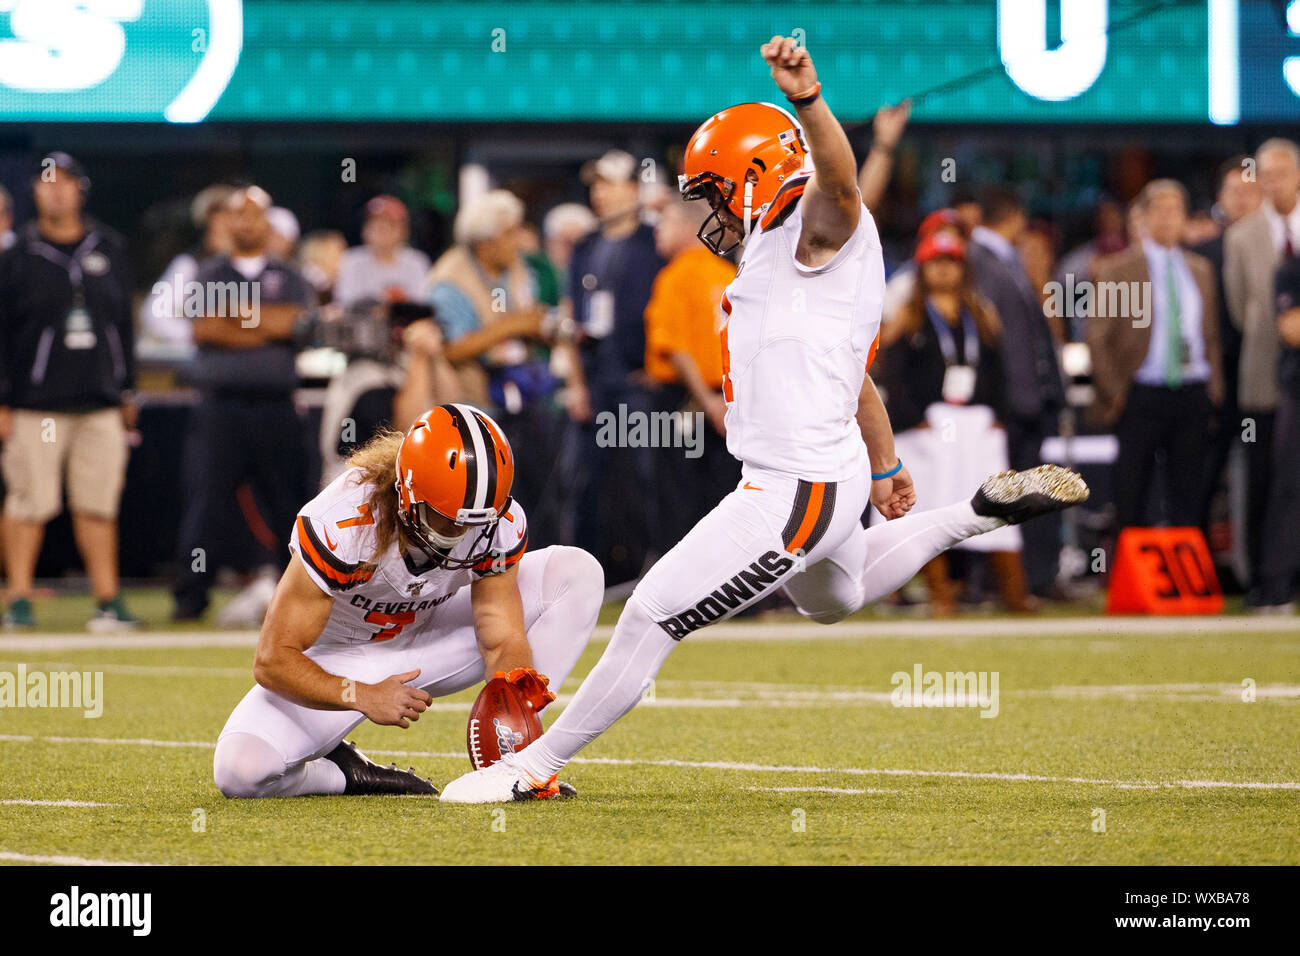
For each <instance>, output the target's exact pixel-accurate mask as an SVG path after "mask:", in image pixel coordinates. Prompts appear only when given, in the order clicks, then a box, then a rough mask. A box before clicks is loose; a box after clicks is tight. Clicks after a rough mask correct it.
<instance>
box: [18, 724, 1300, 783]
mask: <svg viewBox="0 0 1300 956" xmlns="http://www.w3.org/2000/svg"><path fill="white" fill-rule="evenodd" d="M4 742H12V743H58V744H96V745H127V746H138V747H178V748H183V747H194V748H199V749H204V750H212V749H213V748H215V747H216V744H215V743H214V742H212V741H207V740H201V741H200V740H148V739H143V738H116V737H34V736H32V735H30V734H0V743H4ZM365 753H367V754H375V755H379V756H384V757H426V758H431V759H447V760H450V759H467V758H466V757H465V754H464V752H463V751H428V750H379V749H374V748H371V747H367V748H366V750H365ZM572 762H573V763H575V764H592V765H594V766H618V767H683V768H687V769H693V770H739V771H747V772H751V773H800V774H822V775H834V774H845V775H848V776H884V777H939V778H948V779H955V780H1005V781H1015V782H1023V783H1081V784H1090V785H1095V786H1104V787H1122V788H1125V789H1139V788H1145V787H1153V788H1154V787H1162V788H1166V789H1213V788H1221V789H1241V790H1300V781H1293V780H1263V781H1243V780H1164V781H1154V780H1117V779H1111V778H1107V777H1056V776H1050V775H1047V774H1036V773H998V772H989V771H974V770H911V769H900V768H886V767H816V766H797V765H782V764H763V763H734V762H731V761H725V760H671V759H668V760H651V759H646V758H626V757H575V758H574V759H573V761H572Z"/></svg>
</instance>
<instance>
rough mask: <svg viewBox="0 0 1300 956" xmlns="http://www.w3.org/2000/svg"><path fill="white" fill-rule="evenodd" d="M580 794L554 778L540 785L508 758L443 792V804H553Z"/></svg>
mask: <svg viewBox="0 0 1300 956" xmlns="http://www.w3.org/2000/svg"><path fill="white" fill-rule="evenodd" d="M577 795H578V791H577V790H575V789H574V788H573V787H572V786H571V785H569V784H567V783H560V782H558V781H557V780H556V779H555V777H551V779H550V780H547V781H546V782H545V783H539V782H538V781H536V780H534V779H533V778H532V777H531V776H529V775H528V774H527V773H525V772H524V771H523V770H520V769H519V768H518V767H516V766H515V765H514V762H513V761H511V760H510V759H509V758H508V757H506V758H502V759H501V760H498V761H497V762H496V763H494V764H492V766H490V767H484V768H483V769H482V770H471V771H470V772H469V773H467V774H464V775H463V776H460V777H457V778H456V779H455V780H453V781H452V782H451V783H449V784H447V786H446V787H444V788H443V791H442V796H441V797H440V798H439V799H440V800H442V802H443V803H518V802H521V801H524V800H552V799H555V798H557V797H558V798H562V799H563V798H568V797H576V796H577Z"/></svg>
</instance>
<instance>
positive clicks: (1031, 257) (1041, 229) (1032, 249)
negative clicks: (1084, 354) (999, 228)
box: [1016, 220, 1065, 341]
mask: <svg viewBox="0 0 1300 956" xmlns="http://www.w3.org/2000/svg"><path fill="white" fill-rule="evenodd" d="M1016 249H1017V251H1019V253H1020V261H1021V262H1023V263H1024V264H1025V275H1027V276H1029V283H1030V285H1032V286H1033V287H1034V288H1035V289H1037V290H1038V300H1039V301H1040V302H1046V301H1047V297H1048V295H1049V290H1048V288H1047V286H1048V283H1050V282H1051V281H1052V272H1053V269H1054V267H1055V265H1056V240H1055V234H1054V231H1053V229H1052V225H1051V223H1047V222H1043V221H1041V220H1039V221H1036V222H1032V223H1030V224H1029V225H1028V226H1027V227H1026V228H1025V231H1024V232H1022V233H1021V234H1020V239H1019V240H1018V241H1017V242H1016ZM1044 314H1047V313H1046V310H1044ZM1047 321H1048V323H1049V324H1050V325H1051V326H1052V334H1053V335H1054V336H1055V337H1056V338H1057V339H1058V340H1059V341H1064V340H1065V329H1064V327H1063V326H1062V325H1061V321H1060V317H1059V316H1052V315H1047Z"/></svg>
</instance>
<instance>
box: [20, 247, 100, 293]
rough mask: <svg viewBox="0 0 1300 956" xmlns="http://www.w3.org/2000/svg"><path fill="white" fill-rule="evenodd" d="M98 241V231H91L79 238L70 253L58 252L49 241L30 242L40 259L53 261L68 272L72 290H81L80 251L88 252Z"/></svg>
mask: <svg viewBox="0 0 1300 956" xmlns="http://www.w3.org/2000/svg"><path fill="white" fill-rule="evenodd" d="M98 243H99V233H96V232H92V233H91V234H90V235H88V236H86V238H85V239H82V240H81V243H80V245H78V246H77V248H75V249H73V250H72V255H70V256H69V255H67V254H66V253H63V252H60V251H59V250H58V249H55V248H54V247H53V246H51V245H50V244H49V243H46V242H42V241H41V240H39V239H37V240H36V241H35V242H33V243H32V244H31V250H32V251H33V252H35V253H36V254H37V255H38V256H40V257H41V258H42V259H46V260H48V261H50V262H53V263H54V264H55V265H56V266H59V267H60V268H62V269H63V270H64V271H66V272H67V273H68V278H69V279H70V280H71V281H72V285H73V289H74V291H76V292H78V293H80V292H81V282H82V272H81V263H80V262H79V261H78V260H79V259H80V258H81V255H82V253H85V252H89V251H90V250H91V249H93V248H95V246H96V245H97V244H98Z"/></svg>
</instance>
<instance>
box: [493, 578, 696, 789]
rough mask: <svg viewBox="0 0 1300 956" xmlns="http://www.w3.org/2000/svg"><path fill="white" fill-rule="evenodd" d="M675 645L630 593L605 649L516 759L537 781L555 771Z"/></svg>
mask: <svg viewBox="0 0 1300 956" xmlns="http://www.w3.org/2000/svg"><path fill="white" fill-rule="evenodd" d="M676 646H677V642H676V641H674V640H673V639H672V638H671V637H669V636H668V635H667V634H666V633H665V632H664V630H663V628H661V627H660V626H659V625H658V624H656V623H655V622H654V620H653V619H652V618H651V617H650V614H649V613H648V612H647V611H646V609H645V606H644V605H643V604H642V603H641V600H640V599H639V598H638V597H637V595H636V594H635V593H633V595H632V597H630V598H629V599H628V602H627V604H626V605H625V606H624V608H623V613H622V614H620V615H619V618H618V624H617V625H616V626H615V627H614V636H613V637H612V638H611V639H610V642H609V646H608V647H607V648H605V653H604V654H602V655H601V656H600V660H599V661H597V662H596V666H595V667H594V668H592V671H591V673H590V674H588V675H587V677H586V679H585V680H584V681H583V682H582V686H581V687H580V688H578V692H577V693H576V694H575V695H574V696H573V700H572V701H570V702H569V706H567V707H565V708H564V713H562V714H560V716H559V717H558V718H557V719H556V721H555V723H554V724H552V725H551V728H550V729H549V730H547V731H546V733H544V734H542V736H541V738H540V739H538V740H535V741H533V742H532V743H531V744H529V745H528V746H527V747H525V748H524V749H523V750H521V751H520V752H519V753H518V754H517V755H516V756H515V758H514V763H515V765H516V766H518V767H520V768H521V769H522V770H524V771H525V772H526V773H528V774H529V775H530V776H531V777H533V779H535V780H537V781H539V782H540V781H544V780H548V779H549V778H550V777H552V776H553V775H555V774H557V773H559V771H560V768H562V767H563V766H564V765H565V764H566V763H568V762H569V761H570V760H572V759H573V757H574V755H575V754H577V752H578V751H579V750H581V749H582V748H583V747H585V746H587V744H589V743H591V742H592V741H593V740H595V739H596V738H597V737H599V736H600V735H601V734H602V733H604V732H605V731H606V730H608V729H609V728H610V726H611V725H613V723H614V722H615V721H616V720H618V719H619V718H620V717H622V716H623V715H624V714H626V713H627V712H628V711H629V710H631V709H632V708H633V707H635V706H636V705H637V702H638V701H640V700H641V696H642V695H643V694H644V693H645V691H646V688H648V687H649V686H650V682H651V681H653V680H654V677H655V675H656V674H658V673H659V667H660V665H662V664H663V662H664V659H665V658H666V657H667V656H668V655H669V654H670V653H672V651H673V648H675V647H676Z"/></svg>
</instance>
